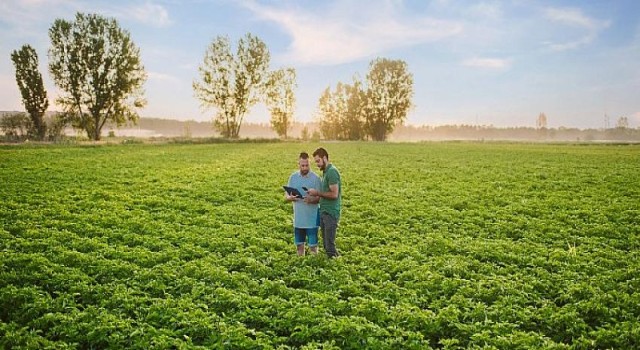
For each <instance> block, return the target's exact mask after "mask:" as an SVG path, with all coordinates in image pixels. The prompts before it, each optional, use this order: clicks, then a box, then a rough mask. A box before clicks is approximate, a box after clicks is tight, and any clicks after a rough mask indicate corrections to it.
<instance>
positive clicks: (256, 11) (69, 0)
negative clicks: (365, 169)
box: [0, 0, 640, 128]
mask: <svg viewBox="0 0 640 350" xmlns="http://www.w3.org/2000/svg"><path fill="white" fill-rule="evenodd" d="M78 11H80V12H87V13H99V14H101V15H104V16H107V17H115V18H116V19H117V20H118V22H119V24H120V26H121V27H122V28H124V29H126V30H128V31H129V32H130V33H131V36H132V38H133V40H134V42H135V43H136V44H137V45H138V47H140V50H141V54H142V60H143V63H144V66H145V69H146V70H147V73H148V75H149V78H148V81H147V83H146V84H145V91H146V93H145V95H146V98H147V100H148V104H147V106H146V107H145V109H143V110H142V111H141V113H140V114H141V115H142V116H144V117H159V118H172V119H181V120H187V119H192V120H198V121H203V120H210V119H211V116H212V115H213V113H214V112H213V111H212V110H202V109H201V108H200V104H199V101H198V100H197V99H196V98H195V97H194V94H193V90H192V82H193V80H194V79H197V78H198V66H199V65H200V64H201V62H202V61H203V58H204V53H205V50H206V48H207V46H208V45H209V44H210V43H211V41H212V40H213V39H214V38H215V37H216V36H219V35H227V36H229V37H230V39H231V40H232V42H233V43H234V44H235V42H237V40H238V39H239V38H240V37H242V36H244V35H245V33H247V32H251V33H253V34H254V35H257V36H258V37H260V38H261V39H262V40H263V41H264V42H265V43H266V44H267V46H268V47H269V49H270V51H271V56H272V62H271V66H272V68H274V69H275V68H281V67H293V68H295V69H296V72H297V84H298V87H297V90H296V95H297V106H296V116H295V118H296V120H298V121H302V122H308V121H312V120H314V118H315V117H316V111H317V105H318V98H319V97H320V94H321V93H322V91H323V90H324V89H325V88H327V87H332V88H334V87H335V85H336V84H337V83H338V82H344V83H349V82H351V81H352V77H353V76H354V75H356V74H357V75H358V76H360V77H361V78H363V79H364V77H366V74H367V71H368V69H369V63H370V62H371V60H373V59H375V58H377V57H385V58H391V59H401V60H404V61H405V62H407V63H408V66H409V70H410V72H411V73H412V74H413V76H414V92H415V94H414V98H413V104H414V107H413V108H412V110H411V111H410V113H409V115H408V118H407V122H408V123H409V124H414V125H422V124H426V125H444V124H480V125H494V126H499V127H508V126H535V120H536V118H537V116H538V115H539V114H540V113H541V112H543V113H545V114H546V115H547V118H548V123H549V126H550V127H560V126H564V127H578V128H602V127H603V126H604V125H605V114H606V115H608V116H609V118H610V120H611V122H610V125H612V126H613V125H615V121H616V120H617V119H618V118H620V117H623V116H624V117H627V118H628V120H629V122H630V126H631V127H634V128H635V127H640V1H637V0H620V1H615V0H610V1H605V0H602V1H595V0H583V1H569V0H565V1H533V0H531V1H530V0H513V1H509V0H504V1H453V0H433V1H419V0H416V1H401V0H388V1H377V0H367V1H344V0H343V1H333V0H329V1H315V0H308V1H284V0H282V1H258V0H254V1H250V0H246V1H241V0H239V1H229V0H191V1H189V0H187V1H174V0H145V1H120V0H111V1H80V0H3V1H2V2H1V3H0V91H2V93H1V94H0V110H22V109H23V107H22V105H21V102H20V96H19V91H18V88H17V85H16V83H15V76H14V74H15V73H14V68H13V65H12V62H11V59H10V53H11V51H13V50H15V49H18V48H20V47H21V46H22V45H23V44H30V45H31V46H33V47H34V48H35V49H36V51H37V53H38V55H39V58H40V64H41V72H42V73H43V76H44V78H45V84H46V86H47V89H48V93H49V98H50V100H54V99H55V96H56V95H57V91H56V88H55V86H54V85H53V83H52V82H51V79H50V78H49V74H48V71H47V50H48V48H49V46H50V41H49V37H48V29H49V27H50V26H51V24H52V23H53V21H54V20H55V19H56V18H64V19H67V20H71V19H73V17H74V15H75V13H76V12H78ZM50 109H56V108H55V106H52V107H51V108H50ZM268 118H269V117H268V113H267V112H266V109H265V108H264V106H261V105H258V106H256V107H254V108H253V109H252V111H251V113H250V115H248V116H247V117H246V118H245V121H247V122H267V121H268Z"/></svg>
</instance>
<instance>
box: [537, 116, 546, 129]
mask: <svg viewBox="0 0 640 350" xmlns="http://www.w3.org/2000/svg"><path fill="white" fill-rule="evenodd" d="M536 127H537V128H538V129H546V128H547V116H546V115H545V114H544V113H540V115H538V119H537V120H536Z"/></svg>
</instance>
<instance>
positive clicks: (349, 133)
mask: <svg viewBox="0 0 640 350" xmlns="http://www.w3.org/2000/svg"><path fill="white" fill-rule="evenodd" d="M345 95H346V106H345V112H344V118H343V120H342V129H343V134H344V138H345V139H346V140H352V141H356V140H362V139H364V138H365V132H364V113H365V108H366V105H367V93H366V91H365V90H364V89H363V84H362V82H361V81H360V80H359V79H357V78H356V77H354V79H353V85H345Z"/></svg>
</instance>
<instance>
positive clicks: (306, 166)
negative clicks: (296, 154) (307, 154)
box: [298, 158, 309, 175]
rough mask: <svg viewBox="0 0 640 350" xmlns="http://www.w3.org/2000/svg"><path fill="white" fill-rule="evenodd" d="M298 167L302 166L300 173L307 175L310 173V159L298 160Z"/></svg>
mask: <svg viewBox="0 0 640 350" xmlns="http://www.w3.org/2000/svg"><path fill="white" fill-rule="evenodd" d="M298 167H299V168H300V174H302V175H307V174H308V173H309V159H302V158H300V159H299V160H298Z"/></svg>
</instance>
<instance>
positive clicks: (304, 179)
mask: <svg viewBox="0 0 640 350" xmlns="http://www.w3.org/2000/svg"><path fill="white" fill-rule="evenodd" d="M298 168H299V170H298V171H296V172H294V173H293V174H291V176H289V183H288V184H287V186H289V187H293V188H296V189H297V190H298V191H300V193H302V194H303V195H304V198H299V197H296V196H292V195H289V194H288V193H285V199H286V200H287V201H289V202H293V234H294V243H295V245H296V246H297V248H298V255H300V256H302V255H304V244H305V242H306V243H307V244H308V245H309V250H310V251H311V253H312V254H318V202H319V200H320V198H319V197H317V196H311V195H309V194H308V193H307V190H310V189H314V190H319V189H320V177H318V175H316V174H315V173H314V172H313V171H310V167H309V154H307V153H306V152H302V153H300V156H299V157H298Z"/></svg>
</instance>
